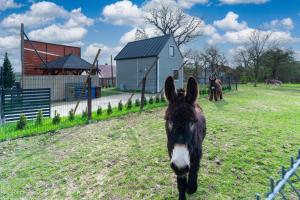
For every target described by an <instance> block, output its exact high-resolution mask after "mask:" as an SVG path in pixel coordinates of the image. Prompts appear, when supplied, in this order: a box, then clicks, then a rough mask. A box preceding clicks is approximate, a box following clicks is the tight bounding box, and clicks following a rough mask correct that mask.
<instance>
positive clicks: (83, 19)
mask: <svg viewBox="0 0 300 200" xmlns="http://www.w3.org/2000/svg"><path fill="white" fill-rule="evenodd" d="M69 17H70V19H69V20H68V21H67V22H66V26H67V27H76V26H91V25H93V24H94V20H93V19H91V18H88V17H87V16H85V15H84V14H82V12H81V8H77V9H74V10H72V11H71V12H70V13H69Z"/></svg>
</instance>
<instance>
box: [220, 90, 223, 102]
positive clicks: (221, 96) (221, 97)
mask: <svg viewBox="0 0 300 200" xmlns="http://www.w3.org/2000/svg"><path fill="white" fill-rule="evenodd" d="M222 99H223V92H222V91H221V92H220V100H222Z"/></svg>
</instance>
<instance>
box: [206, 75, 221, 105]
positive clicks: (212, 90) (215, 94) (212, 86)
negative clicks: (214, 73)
mask: <svg viewBox="0 0 300 200" xmlns="http://www.w3.org/2000/svg"><path fill="white" fill-rule="evenodd" d="M208 90H209V100H210V101H212V100H213V98H214V99H215V101H218V99H220V100H222V99H223V93H222V83H221V81H220V80H219V79H217V78H215V77H213V78H212V77H209V88H208Z"/></svg>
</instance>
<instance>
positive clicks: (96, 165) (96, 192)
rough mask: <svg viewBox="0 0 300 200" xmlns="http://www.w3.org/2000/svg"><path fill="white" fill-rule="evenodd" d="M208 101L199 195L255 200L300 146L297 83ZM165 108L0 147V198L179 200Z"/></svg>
mask: <svg viewBox="0 0 300 200" xmlns="http://www.w3.org/2000/svg"><path fill="white" fill-rule="evenodd" d="M224 97H225V100H224V101H222V102H216V103H212V102H209V101H208V100H207V99H204V98H200V99H199V102H200V105H201V106H202V107H203V109H204V112H205V115H206V118H207V124H208V132H207V137H206V140H205V141H204V156H203V159H202V163H201V169H200V174H199V178H198V179H199V184H198V191H197V192H196V193H195V194H194V195H192V196H189V197H188V199H193V200H198V199H212V200H216V199H220V200H223V199H254V198H255V193H256V192H259V193H261V194H264V193H265V192H267V191H268V189H269V176H274V177H275V178H279V177H280V176H279V171H280V166H281V165H282V164H284V165H286V166H288V164H289V157H290V155H295V156H296V154H297V151H298V148H299V147H300V142H299V141H300V123H299V122H300V114H299V113H300V85H283V86H281V87H266V86H264V85H259V86H258V87H257V88H254V87H252V86H251V85H248V86H241V87H240V88H239V91H238V92H234V91H233V92H230V93H227V94H225V96H224ZM164 110H165V108H157V109H153V110H147V111H146V112H143V113H133V114H129V115H126V116H121V117H118V118H113V119H109V120H105V121H101V122H99V123H94V124H90V125H85V126H77V127H73V128H68V129H63V130H60V131H58V132H55V133H49V134H44V135H39V136H34V137H27V138H22V139H17V140H12V141H6V142H2V143H0V199H21V198H24V199H65V198H67V199H105V200H106V199H114V200H119V199H122V200H123V199H137V200H140V199H176V198H177V188H176V182H175V177H174V175H173V172H172V171H171V169H170V167H169V159H168V156H167V149H166V135H165V131H164V119H163V117H164Z"/></svg>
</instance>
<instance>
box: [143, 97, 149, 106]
mask: <svg viewBox="0 0 300 200" xmlns="http://www.w3.org/2000/svg"><path fill="white" fill-rule="evenodd" d="M147 103H148V102H147V98H146V97H145V98H144V106H145V105H147Z"/></svg>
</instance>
